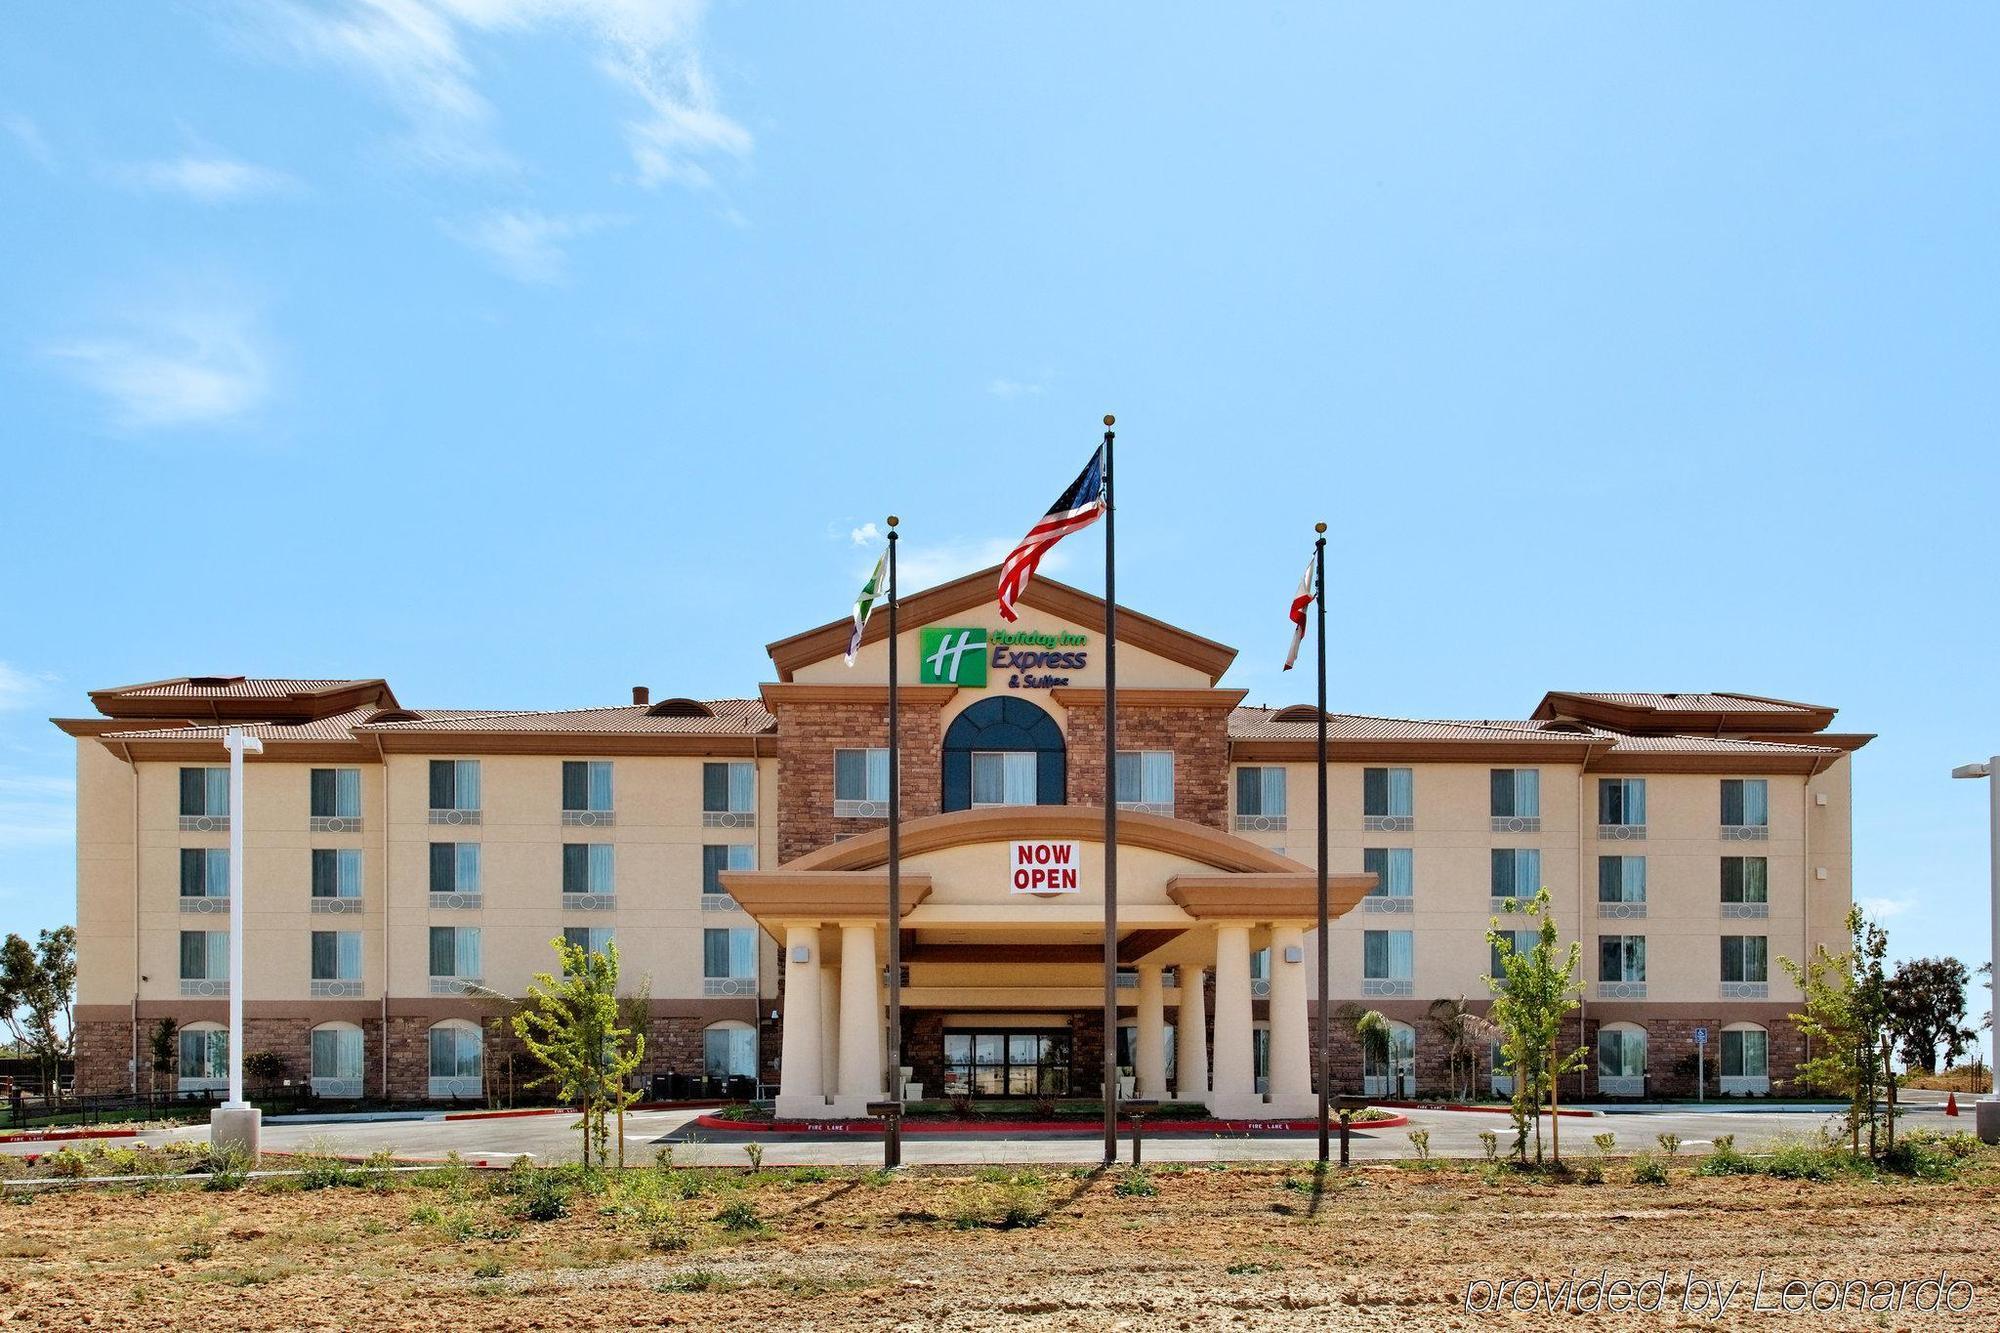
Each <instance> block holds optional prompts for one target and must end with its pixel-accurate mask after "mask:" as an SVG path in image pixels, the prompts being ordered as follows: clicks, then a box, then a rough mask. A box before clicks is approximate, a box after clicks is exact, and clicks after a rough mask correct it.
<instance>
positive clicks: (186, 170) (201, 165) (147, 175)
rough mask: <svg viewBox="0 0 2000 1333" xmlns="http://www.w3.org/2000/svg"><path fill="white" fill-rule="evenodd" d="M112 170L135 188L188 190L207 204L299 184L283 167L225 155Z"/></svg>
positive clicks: (173, 159) (188, 194)
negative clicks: (273, 168)
mask: <svg viewBox="0 0 2000 1333" xmlns="http://www.w3.org/2000/svg"><path fill="white" fill-rule="evenodd" d="M111 174H112V177H113V178H114V179H115V180H118V181H120V182H121V183H123V184H125V185H129V186H131V187H133V188H134V189H141V190H160V191H164V192H167V193H170V194H184V195H186V196H188V197H189V198H190V199H197V200H200V201H201V202H202V203H205V204H215V203H223V202H225V201H227V200H231V199H242V198H246V197H248V196H251V195H259V194H281V193H285V192H288V191H291V190H295V189H297V188H298V181H297V180H295V179H294V178H292V177H291V176H288V175H286V174H285V173H284V172H282V171H274V170H272V169H271V168H269V167H260V166H257V165H256V164H255V163H251V162H239V161H237V160H236V159H234V158H229V157H221V156H208V157H177V158H171V159H167V160H163V161H159V162H137V163H132V164H130V165H128V166H122V167H116V168H113V170H112V173H111Z"/></svg>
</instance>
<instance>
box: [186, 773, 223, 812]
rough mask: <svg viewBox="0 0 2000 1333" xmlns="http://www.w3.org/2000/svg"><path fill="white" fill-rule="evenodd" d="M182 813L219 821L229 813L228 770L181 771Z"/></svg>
mask: <svg viewBox="0 0 2000 1333" xmlns="http://www.w3.org/2000/svg"><path fill="white" fill-rule="evenodd" d="M181 813H182V814H184V815H201V816H207V817H208V818H210V819H219V818H221V817H222V816H224V815H227V814H228V813H229V770H228V769H227V768H184V769H182V770H181Z"/></svg>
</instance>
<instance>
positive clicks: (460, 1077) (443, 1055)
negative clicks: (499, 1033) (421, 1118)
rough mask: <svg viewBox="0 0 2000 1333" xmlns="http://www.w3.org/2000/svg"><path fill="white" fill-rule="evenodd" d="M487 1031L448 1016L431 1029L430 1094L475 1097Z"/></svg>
mask: <svg viewBox="0 0 2000 1333" xmlns="http://www.w3.org/2000/svg"><path fill="white" fill-rule="evenodd" d="M485 1050H486V1034H485V1033H483V1032H481V1031H480V1030H479V1025H478V1024H476V1023H469V1022H467V1021H466V1020H465V1019H462V1018H448V1019H446V1020H445V1021H444V1022H442V1023H439V1024H437V1025H436V1026H434V1027H432V1028H431V1030H430V1072H431V1077H430V1095H431V1096H432V1097H434V1098H439V1099H443V1098H447V1097H453V1098H456V1097H477V1096H479V1095H480V1093H481V1091H482V1090H483V1085H484V1074H485V1069H486V1063H485Z"/></svg>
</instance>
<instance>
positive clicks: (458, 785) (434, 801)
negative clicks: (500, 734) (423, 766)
mask: <svg viewBox="0 0 2000 1333" xmlns="http://www.w3.org/2000/svg"><path fill="white" fill-rule="evenodd" d="M478 808H479V761H478V760H477V759H433V760H431V809H433V810H477V809H478Z"/></svg>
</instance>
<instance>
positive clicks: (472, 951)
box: [431, 926, 480, 990]
mask: <svg viewBox="0 0 2000 1333" xmlns="http://www.w3.org/2000/svg"><path fill="white" fill-rule="evenodd" d="M479 978H480V970H479V927H477V926H432V927H431V981H432V982H433V983H436V982H438V981H446V980H457V981H477V980H479ZM432 989H433V990H435V989H436V986H435V984H433V987H432Z"/></svg>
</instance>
